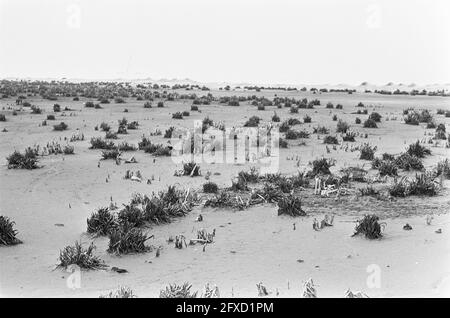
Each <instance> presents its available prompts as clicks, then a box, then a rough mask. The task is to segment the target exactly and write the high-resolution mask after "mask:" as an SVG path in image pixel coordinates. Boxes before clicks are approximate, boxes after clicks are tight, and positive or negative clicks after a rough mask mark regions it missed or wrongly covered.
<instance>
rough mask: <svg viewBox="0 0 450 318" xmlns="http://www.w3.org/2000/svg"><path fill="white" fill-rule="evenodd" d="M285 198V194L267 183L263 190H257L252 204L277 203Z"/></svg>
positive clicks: (252, 196) (253, 195)
mask: <svg viewBox="0 0 450 318" xmlns="http://www.w3.org/2000/svg"><path fill="white" fill-rule="evenodd" d="M282 198H283V192H281V190H280V189H279V188H278V187H277V186H275V185H274V184H272V183H268V182H266V183H265V184H264V186H263V187H262V188H261V189H257V190H256V191H254V192H253V193H252V195H251V199H252V200H253V201H252V203H253V204H256V203H263V202H267V203H276V202H278V201H279V200H281V199H282Z"/></svg>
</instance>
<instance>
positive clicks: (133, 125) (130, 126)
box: [127, 121, 139, 130]
mask: <svg viewBox="0 0 450 318" xmlns="http://www.w3.org/2000/svg"><path fill="white" fill-rule="evenodd" d="M138 127H139V123H138V122H137V121H132V122H131V123H128V124H127V129H129V130H136V129H138Z"/></svg>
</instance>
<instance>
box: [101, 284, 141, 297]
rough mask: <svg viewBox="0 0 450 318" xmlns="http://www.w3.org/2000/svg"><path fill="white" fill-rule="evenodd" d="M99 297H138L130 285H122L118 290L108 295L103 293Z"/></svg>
mask: <svg viewBox="0 0 450 318" xmlns="http://www.w3.org/2000/svg"><path fill="white" fill-rule="evenodd" d="M99 298H137V296H136V295H135V294H134V292H133V290H131V288H129V287H125V286H120V287H119V288H117V289H116V290H113V291H110V292H109V293H108V294H106V295H101V296H100V297H99Z"/></svg>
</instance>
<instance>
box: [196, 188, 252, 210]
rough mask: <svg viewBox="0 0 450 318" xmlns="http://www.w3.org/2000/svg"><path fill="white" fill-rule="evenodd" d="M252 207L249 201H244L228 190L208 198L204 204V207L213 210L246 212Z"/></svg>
mask: <svg viewBox="0 0 450 318" xmlns="http://www.w3.org/2000/svg"><path fill="white" fill-rule="evenodd" d="M249 205H250V202H249V200H244V199H242V197H240V196H238V195H233V194H231V193H230V192H228V191H227V190H221V191H219V192H218V193H216V194H214V196H213V197H211V198H208V199H207V200H206V201H205V203H204V204H203V206H204V207H212V208H224V209H227V208H231V209H236V210H244V209H246V208H247V207H248V206H249Z"/></svg>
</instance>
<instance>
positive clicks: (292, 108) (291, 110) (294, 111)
mask: <svg viewBox="0 0 450 318" xmlns="http://www.w3.org/2000/svg"><path fill="white" fill-rule="evenodd" d="M289 111H290V113H291V114H298V107H296V106H291V109H290V110H289Z"/></svg>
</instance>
